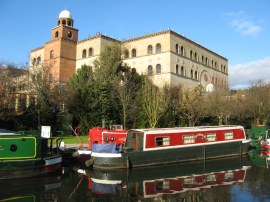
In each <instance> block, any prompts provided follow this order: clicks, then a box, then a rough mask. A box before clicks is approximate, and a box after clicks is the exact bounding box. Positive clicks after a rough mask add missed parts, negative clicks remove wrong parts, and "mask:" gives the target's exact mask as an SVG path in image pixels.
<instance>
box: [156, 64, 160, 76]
mask: <svg viewBox="0 0 270 202" xmlns="http://www.w3.org/2000/svg"><path fill="white" fill-rule="evenodd" d="M156 74H161V65H160V64H157V66H156Z"/></svg>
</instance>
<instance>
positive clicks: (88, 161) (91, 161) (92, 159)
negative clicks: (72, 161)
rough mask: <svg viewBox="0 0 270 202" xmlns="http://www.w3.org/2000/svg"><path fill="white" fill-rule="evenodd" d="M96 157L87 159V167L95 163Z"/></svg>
mask: <svg viewBox="0 0 270 202" xmlns="http://www.w3.org/2000/svg"><path fill="white" fill-rule="evenodd" d="M94 161H95V157H92V158H91V159H89V160H87V161H85V165H86V167H90V166H93V165H94Z"/></svg>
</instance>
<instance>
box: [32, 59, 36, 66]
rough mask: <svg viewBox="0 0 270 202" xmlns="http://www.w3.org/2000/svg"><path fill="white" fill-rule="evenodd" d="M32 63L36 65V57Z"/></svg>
mask: <svg viewBox="0 0 270 202" xmlns="http://www.w3.org/2000/svg"><path fill="white" fill-rule="evenodd" d="M32 63H33V66H35V65H36V58H34V59H33V62H32Z"/></svg>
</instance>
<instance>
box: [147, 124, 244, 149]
mask: <svg viewBox="0 0 270 202" xmlns="http://www.w3.org/2000/svg"><path fill="white" fill-rule="evenodd" d="M225 132H233V139H234V140H237V139H245V133H244V131H243V130H241V129H239V128H235V129H228V128H224V130H216V129H214V128H213V129H212V130H211V129H209V130H207V131H200V130H196V131H190V132H182V131H180V132H175V133H166V131H165V132H163V133H159V134H147V135H146V145H145V148H146V149H148V148H156V147H157V146H156V141H155V139H156V137H170V144H169V145H167V146H178V145H184V144H183V136H184V135H194V136H195V137H196V138H195V143H191V144H189V145H192V144H199V143H206V142H207V141H206V138H205V136H204V135H206V134H211V133H216V141H212V143H214V142H220V141H225V139H224V133H225ZM185 145H187V144H185ZM158 147H160V146H158ZM163 147H164V146H163Z"/></svg>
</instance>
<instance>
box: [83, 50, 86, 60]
mask: <svg viewBox="0 0 270 202" xmlns="http://www.w3.org/2000/svg"><path fill="white" fill-rule="evenodd" d="M82 58H86V50H85V49H83V51H82Z"/></svg>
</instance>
